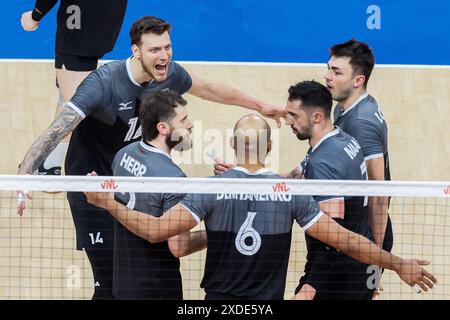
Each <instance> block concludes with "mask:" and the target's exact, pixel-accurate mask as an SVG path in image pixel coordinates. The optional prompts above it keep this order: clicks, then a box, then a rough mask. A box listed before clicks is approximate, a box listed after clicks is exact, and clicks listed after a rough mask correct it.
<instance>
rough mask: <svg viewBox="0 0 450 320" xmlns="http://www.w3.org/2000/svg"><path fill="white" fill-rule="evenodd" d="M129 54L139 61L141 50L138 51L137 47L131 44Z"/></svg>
mask: <svg viewBox="0 0 450 320" xmlns="http://www.w3.org/2000/svg"><path fill="white" fill-rule="evenodd" d="M131 52H132V53H133V56H134V57H135V58H136V59H138V60H140V59H141V50H140V49H139V47H138V46H137V45H136V44H133V45H132V46H131Z"/></svg>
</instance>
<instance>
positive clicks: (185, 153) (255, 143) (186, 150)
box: [171, 121, 280, 172]
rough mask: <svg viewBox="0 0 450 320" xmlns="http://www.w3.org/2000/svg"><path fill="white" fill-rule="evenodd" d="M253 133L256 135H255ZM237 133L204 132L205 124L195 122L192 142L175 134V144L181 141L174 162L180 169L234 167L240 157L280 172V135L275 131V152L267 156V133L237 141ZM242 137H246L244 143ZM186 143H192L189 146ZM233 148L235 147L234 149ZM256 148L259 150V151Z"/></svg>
mask: <svg viewBox="0 0 450 320" xmlns="http://www.w3.org/2000/svg"><path fill="white" fill-rule="evenodd" d="M252 130H253V132H252ZM234 136H235V135H234V130H233V129H226V130H221V129H218V128H208V129H204V128H203V122H202V121H194V127H193V131H192V134H191V135H190V138H189V139H187V138H186V132H181V131H178V132H177V131H174V132H173V133H172V136H171V140H172V141H180V140H181V138H183V139H182V140H183V141H181V142H180V143H179V144H178V145H177V146H176V147H175V148H173V149H174V150H175V151H176V152H172V154H171V156H172V161H173V162H174V163H176V164H177V165H192V164H194V165H205V164H206V165H212V164H214V163H215V162H217V161H223V162H225V163H229V164H232V163H234V159H235V157H236V156H237V157H238V158H239V157H240V156H241V158H245V157H246V154H249V156H248V157H247V158H246V162H249V163H250V164H256V163H258V162H259V163H264V164H265V165H266V167H267V168H268V169H270V170H271V171H273V172H277V171H278V169H279V165H280V132H279V129H271V134H270V138H271V140H272V145H271V147H272V148H271V151H270V153H268V154H267V150H268V143H267V136H266V132H265V130H261V129H260V130H256V129H249V130H245V132H244V133H243V134H242V135H237V138H236V139H235V138H234ZM241 137H243V138H242V139H241ZM185 140H190V141H189V143H186V141H185ZM232 145H233V147H234V148H233V147H232ZM255 147H256V149H255Z"/></svg>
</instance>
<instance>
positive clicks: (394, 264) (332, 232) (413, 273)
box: [305, 215, 437, 291]
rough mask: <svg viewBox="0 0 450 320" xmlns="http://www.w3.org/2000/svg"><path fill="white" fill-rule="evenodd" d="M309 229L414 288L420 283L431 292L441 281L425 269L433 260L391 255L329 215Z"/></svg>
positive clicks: (326, 241) (323, 216)
mask: <svg viewBox="0 0 450 320" xmlns="http://www.w3.org/2000/svg"><path fill="white" fill-rule="evenodd" d="M305 232H306V233H307V234H308V235H310V236H312V237H314V238H316V239H318V240H320V241H322V242H324V243H326V244H328V245H330V246H332V247H334V248H336V249H338V250H340V251H342V252H344V253H345V254H347V255H349V256H351V257H352V258H354V259H356V260H359V261H361V262H363V263H366V264H371V265H372V264H373V265H378V266H380V267H382V268H386V269H390V270H393V271H395V272H396V273H397V274H398V275H399V277H400V278H401V279H402V280H403V281H404V282H406V283H407V284H408V285H409V286H411V287H414V286H415V285H418V286H419V287H420V288H421V289H422V290H424V291H428V288H433V284H434V283H436V282H437V280H436V278H435V277H434V276H433V275H432V274H431V273H429V272H428V271H426V270H425V269H424V268H422V265H428V264H429V263H430V262H428V261H423V260H416V259H413V260H406V259H402V258H400V257H397V256H395V255H393V254H390V253H389V252H387V251H384V250H383V249H381V248H380V247H378V246H376V245H375V244H374V243H373V242H371V241H370V240H368V239H367V238H364V237H363V236H361V235H358V234H356V233H354V232H351V231H349V230H347V229H345V228H343V227H342V226H340V225H339V224H338V223H337V222H335V221H334V220H333V219H331V218H330V217H328V216H327V215H322V216H321V217H320V218H319V220H317V222H316V223H314V224H313V225H312V226H311V227H310V228H309V229H307V230H306V231H305Z"/></svg>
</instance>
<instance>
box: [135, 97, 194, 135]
mask: <svg viewBox="0 0 450 320" xmlns="http://www.w3.org/2000/svg"><path fill="white" fill-rule="evenodd" d="M186 104H187V101H186V100H184V99H183V97H182V96H181V95H179V94H178V93H176V92H175V91H171V90H165V91H161V92H157V93H153V94H149V95H147V96H146V97H145V98H144V99H143V100H142V102H141V106H140V110H139V120H140V121H141V126H142V137H143V138H144V139H145V140H153V139H155V138H156V137H157V136H158V133H159V132H158V129H157V128H156V125H157V124H158V123H159V122H161V121H164V122H168V123H170V122H171V121H172V119H173V118H174V117H175V116H176V113H175V108H176V107H178V106H186Z"/></svg>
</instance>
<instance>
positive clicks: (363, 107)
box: [353, 95, 380, 125]
mask: <svg viewBox="0 0 450 320" xmlns="http://www.w3.org/2000/svg"><path fill="white" fill-rule="evenodd" d="M379 113H380V107H379V105H378V102H377V101H376V100H375V98H374V97H372V96H371V95H367V97H366V98H364V99H363V100H361V101H360V102H359V104H358V108H356V110H355V112H354V113H353V117H354V118H357V119H359V120H362V121H365V122H367V123H373V124H376V125H378V124H379V123H380V121H379V120H378V118H379V116H380V115H379ZM377 115H378V117H377Z"/></svg>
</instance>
